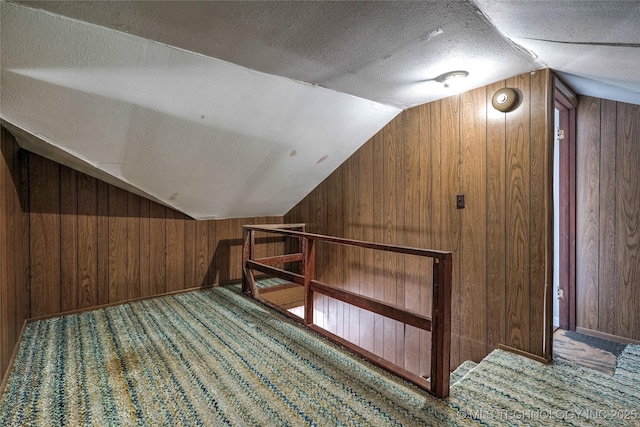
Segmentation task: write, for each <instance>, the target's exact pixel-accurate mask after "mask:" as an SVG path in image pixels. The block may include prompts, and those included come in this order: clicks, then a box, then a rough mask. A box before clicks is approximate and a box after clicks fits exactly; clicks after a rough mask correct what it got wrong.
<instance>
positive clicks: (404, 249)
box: [244, 225, 453, 259]
mask: <svg viewBox="0 0 640 427" xmlns="http://www.w3.org/2000/svg"><path fill="white" fill-rule="evenodd" d="M244 227H245V228H246V229H248V230H255V231H267V232H271V233H276V234H282V235H283V236H290V237H306V238H308V239H310V240H315V241H318V242H327V243H336V244H338V245H347V246H356V247H359V248H366V249H377V250H380V251H387V252H396V253H400V254H407V255H418V256H425V257H431V258H439V259H452V257H453V256H452V253H451V252H447V251H437V250H433V249H420V248H411V247H408V246H400V245H392V244H385V243H373V242H364V241H362V240H355V239H345V238H342V237H334V236H325V235H322V234H314V233H305V232H302V231H291V230H284V229H269V228H268V227H264V226H262V225H245V226H244Z"/></svg>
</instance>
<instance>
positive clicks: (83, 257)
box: [77, 174, 98, 308]
mask: <svg viewBox="0 0 640 427" xmlns="http://www.w3.org/2000/svg"><path fill="white" fill-rule="evenodd" d="M97 284H98V184H97V180H96V179H95V178H92V177H90V176H88V175H85V174H78V294H77V298H78V308H85V307H92V306H94V305H97V303H98V287H97Z"/></svg>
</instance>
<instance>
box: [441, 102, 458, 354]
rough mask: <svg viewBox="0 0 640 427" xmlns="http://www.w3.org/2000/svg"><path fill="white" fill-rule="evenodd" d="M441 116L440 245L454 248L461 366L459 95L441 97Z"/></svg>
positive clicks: (454, 332)
mask: <svg viewBox="0 0 640 427" xmlns="http://www.w3.org/2000/svg"><path fill="white" fill-rule="evenodd" d="M441 108H442V110H441V114H442V116H441V118H442V127H441V132H442V147H441V150H442V161H441V168H442V172H441V174H442V175H441V177H442V181H441V184H442V193H441V198H440V200H439V202H440V204H441V210H442V217H441V221H442V222H441V233H442V237H441V241H440V245H441V248H442V249H444V250H447V251H452V252H453V266H454V267H453V278H452V289H451V313H452V314H451V364H452V366H458V365H459V364H460V363H461V362H462V360H460V359H461V357H460V327H461V325H460V322H461V318H460V314H461V313H460V250H459V249H460V248H459V247H460V226H461V222H460V221H461V220H460V213H459V211H458V210H457V209H456V204H455V196H456V194H458V189H459V185H460V96H459V95H456V96H451V97H449V98H445V99H443V100H442V101H441Z"/></svg>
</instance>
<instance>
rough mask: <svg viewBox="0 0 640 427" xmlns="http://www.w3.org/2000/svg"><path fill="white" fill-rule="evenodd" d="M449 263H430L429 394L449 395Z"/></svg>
mask: <svg viewBox="0 0 640 427" xmlns="http://www.w3.org/2000/svg"><path fill="white" fill-rule="evenodd" d="M451 278H452V262H451V259H446V258H434V260H433V307H432V328H431V392H432V393H433V394H435V395H436V396H437V397H440V398H443V397H447V396H448V395H449V375H450V367H451Z"/></svg>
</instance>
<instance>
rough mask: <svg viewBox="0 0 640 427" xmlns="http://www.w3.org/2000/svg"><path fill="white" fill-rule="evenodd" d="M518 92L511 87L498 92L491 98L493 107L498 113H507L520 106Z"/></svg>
mask: <svg viewBox="0 0 640 427" xmlns="http://www.w3.org/2000/svg"><path fill="white" fill-rule="evenodd" d="M518 98H519V97H518V92H516V91H515V90H514V89H511V88H509V87H505V88H503V89H500V90H498V91H496V93H494V94H493V98H491V105H493V108H495V109H496V110H498V111H502V112H503V113H507V112H509V111H511V110H513V109H515V108H516V107H517V106H518Z"/></svg>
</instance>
